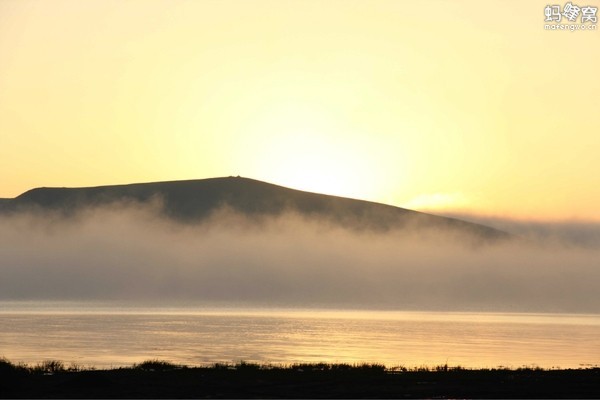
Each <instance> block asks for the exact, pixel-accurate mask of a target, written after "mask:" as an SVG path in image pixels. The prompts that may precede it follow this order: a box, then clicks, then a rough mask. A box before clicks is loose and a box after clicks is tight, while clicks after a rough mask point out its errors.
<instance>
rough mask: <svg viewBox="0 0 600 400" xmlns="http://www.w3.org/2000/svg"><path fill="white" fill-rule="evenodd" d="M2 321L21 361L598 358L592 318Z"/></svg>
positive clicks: (174, 311) (157, 315)
mask: <svg viewBox="0 0 600 400" xmlns="http://www.w3.org/2000/svg"><path fill="white" fill-rule="evenodd" d="M0 326H1V329H0V357H2V356H3V357H5V358H7V359H8V360H10V361H12V362H24V363H29V364H36V363H38V362H40V361H43V360H48V359H56V360H61V361H63V362H65V363H66V364H67V365H68V364H70V363H75V364H78V365H81V366H95V367H98V368H103V367H117V366H124V365H131V364H133V363H137V362H141V361H144V360H147V359H161V360H166V361H171V362H175V363H182V364H187V365H203V364H211V363H215V362H238V361H241V360H244V361H248V362H258V363H275V364H290V363H296V362H321V361H322V362H329V363H334V362H335V363H360V362H377V363H383V364H386V365H387V366H389V367H394V366H400V365H402V366H406V367H414V366H423V365H427V366H435V365H440V364H446V363H448V364H449V365H451V366H456V365H461V366H464V367H472V368H481V367H499V366H507V367H513V368H516V367H521V366H539V367H544V368H553V367H561V368H580V367H587V366H591V365H599V364H600V315H583V314H582V315H580V314H518V313H458V312H448V313H446V312H403V311H363V310H361V311H339V310H310V309H268V308H265V309H246V308H234V307H212V308H211V307H189V306H188V307H171V308H165V307H152V308H149V307H139V306H137V307H135V306H128V305H122V304H121V305H117V304H88V303H82V304H78V303H41V302H0Z"/></svg>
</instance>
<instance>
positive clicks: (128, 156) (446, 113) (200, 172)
mask: <svg viewBox="0 0 600 400" xmlns="http://www.w3.org/2000/svg"><path fill="white" fill-rule="evenodd" d="M586 1H587V0H586ZM547 4H549V3H547V1H546V0H544V1H541V0H534V1H506V0H502V1H500V0H497V1H486V2H481V1H431V0H426V1H401V0H391V1H386V0H361V1H353V0H339V1H335V0H328V1H322V0H321V1H316V0H294V1H290V0H274V1H263V0H235V1H234V0H214V1H212V0H210V1H209V0H189V1H178V0H172V1H171V0H35V1H31V0H0V197H14V196H16V195H18V194H20V193H21V192H23V191H25V190H28V189H30V188H33V187H37V186H93V185H103V184H115V183H132V182H147V181H160V180H178V179H193V178H208V177H216V176H228V175H241V176H245V177H251V178H255V179H260V180H265V181H268V182H272V183H277V184H281V185H284V186H288V187H293V188H297V189H303V190H309V191H317V192H322V193H328V194H335V195H341V196H349V197H355V198H361V199H367V200H373V201H379V202H384V203H389V204H394V205H397V206H404V207H409V208H415V209H421V210H430V211H437V212H440V213H443V212H444V211H469V212H473V213H478V214H486V215H495V216H512V217H517V218H536V219H570V218H579V219H594V220H600V207H598V204H600V129H599V128H600V127H599V123H598V118H599V116H600V112H599V111H600V33H599V32H598V30H588V31H575V32H569V31H547V30H544V18H545V17H544V7H545V6H546V5H547ZM556 4H560V5H561V6H562V5H563V3H556ZM575 4H578V5H580V6H585V5H592V6H594V7H598V6H599V5H600V1H598V0H589V1H587V2H586V4H583V3H581V2H580V3H577V2H575ZM564 22H565V21H563V23H564ZM588 25H589V23H588Z"/></svg>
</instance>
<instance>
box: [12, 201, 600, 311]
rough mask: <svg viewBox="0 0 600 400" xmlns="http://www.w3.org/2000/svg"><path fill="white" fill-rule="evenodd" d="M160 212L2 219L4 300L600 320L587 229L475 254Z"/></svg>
mask: <svg viewBox="0 0 600 400" xmlns="http://www.w3.org/2000/svg"><path fill="white" fill-rule="evenodd" d="M156 210H157V207H153V206H140V205H136V204H129V205H119V206H113V207H104V208H96V209H90V210H87V211H85V212H82V213H79V214H77V215H76V216H75V217H72V218H64V217H59V216H57V215H52V214H42V213H29V214H25V213H21V214H13V215H10V216H0V276H1V278H0V299H2V300H8V299H14V300H28V299H32V300H33V299H46V300H78V299H81V300H131V301H141V302H146V301H147V302H152V303H154V304H156V303H157V302H158V303H161V302H165V303H168V302H171V301H177V302H182V301H183V302H193V303H202V302H230V303H237V304H244V305H248V306H261V305H266V306H301V307H307V306H308V307H312V306H314V307H342V308H393V309H400V310H488V311H532V312H534V311H548V312H582V313H584V312H594V313H595V312H600V294H599V292H600V291H599V290H598V282H600V266H599V261H598V260H600V251H599V250H598V247H597V246H593V245H589V243H593V240H595V239H594V238H595V236H594V235H596V234H597V232H596V231H594V230H593V229H591V232H592V233H591V234H586V235H587V236H585V237H586V238H588V239H585V240H583V241H582V239H581V238H578V239H574V238H573V236H572V234H569V232H568V231H567V230H565V231H561V233H560V235H556V234H555V235H552V237H551V240H547V241H544V240H542V239H543V238H542V236H543V235H538V236H537V238H536V240H513V241H502V242H499V243H498V244H495V245H489V244H488V245H479V246H475V245H473V244H472V243H469V242H467V241H463V240H461V238H460V237H457V236H455V237H447V236H446V235H445V234H442V233H440V232H428V233H423V232H421V233H418V234H411V233H409V232H407V231H405V230H403V231H390V232H386V233H381V232H379V233H375V232H372V231H368V230H365V231H357V230H349V229H342V228H340V227H337V226H335V225H332V224H330V223H320V222H318V221H314V220H308V219H305V218H302V217H300V216H298V215H294V214H287V215H284V216H280V217H276V218H262V219H250V218H248V217H245V216H242V215H239V214H235V213H232V212H230V211H227V210H220V211H219V212H217V213H215V214H214V215H212V217H211V218H209V219H208V220H206V221H204V222H203V223H199V224H195V225H190V224H181V223H177V222H174V221H172V220H166V219H163V218H162V217H161V216H160V214H159V213H157V212H156ZM561 235H562V236H561ZM589 238H591V239H589ZM590 240H592V242H589V241H590ZM573 243H579V244H581V243H583V245H576V246H574V245H573Z"/></svg>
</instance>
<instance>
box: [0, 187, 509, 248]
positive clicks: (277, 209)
mask: <svg viewBox="0 0 600 400" xmlns="http://www.w3.org/2000/svg"><path fill="white" fill-rule="evenodd" d="M3 200H4V201H2V202H0V210H3V211H4V212H11V211H12V212H15V211H26V210H51V211H58V212H61V213H65V214H72V213H75V212H77V211H79V210H82V209H85V208H87V207H97V206H103V205H109V204H114V203H119V202H132V201H133V202H140V203H146V202H150V201H157V200H158V201H160V203H161V204H162V211H163V213H164V214H165V215H166V216H168V217H170V218H173V219H176V220H179V221H183V222H196V221H201V220H203V219H205V218H207V217H208V216H210V215H211V214H212V213H213V212H215V211H217V210H219V209H221V208H222V207H227V208H229V209H231V210H234V211H236V212H238V213H241V214H243V215H246V216H251V217H261V216H278V215H281V214H283V213H285V212H293V213H297V214H299V215H301V216H303V217H307V218H316V219H320V220H326V221H328V222H332V223H336V224H340V225H342V226H344V227H350V228H354V229H373V230H389V229H407V228H411V229H422V228H428V229H437V230H443V231H452V232H456V233H463V234H467V235H469V236H474V237H476V238H480V239H504V238H508V237H509V236H510V235H508V234H507V233H505V232H502V231H500V230H497V229H494V228H491V227H488V226H484V225H479V224H475V223H470V222H466V221H462V220H459V219H454V218H447V217H441V216H436V215H431V214H427V213H422V212H418V211H413V210H408V209H404V208H400V207H394V206H390V205H385V204H380V203H374V202H369V201H363V200H355V199H350V198H344V197H337V196H330V195H323V194H318V193H311V192H305V191H300V190H295V189H289V188H286V187H283V186H278V185H274V184H270V183H266V182H262V181H258V180H254V179H249V178H241V177H225V178H211V179H198V180H183V181H168V182H154V183H136V184H127V185H111V186H97V187H85V188H47V187H43V188H36V189H32V190H29V191H27V192H25V193H23V194H21V195H20V196H18V197H16V198H14V199H3Z"/></svg>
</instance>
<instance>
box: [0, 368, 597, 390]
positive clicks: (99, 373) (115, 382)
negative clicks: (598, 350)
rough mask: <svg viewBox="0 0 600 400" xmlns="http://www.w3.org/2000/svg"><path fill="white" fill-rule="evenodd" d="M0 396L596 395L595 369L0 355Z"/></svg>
mask: <svg viewBox="0 0 600 400" xmlns="http://www.w3.org/2000/svg"><path fill="white" fill-rule="evenodd" d="M0 397H2V398H199V397H203V398H424V397H428V398H433V397H438V398H448V397H455V398H456V397H461V398H598V397H600V367H599V366H594V367H588V368H580V369H543V368H536V367H532V368H527V367H524V368H517V369H508V368H506V369H500V368H498V369H469V368H465V367H460V366H456V367H453V366H448V365H438V366H432V367H426V366H423V367H417V368H402V367H398V368H387V367H385V366H384V365H383V364H354V365H350V364H328V363H307V364H290V365H287V366H276V365H261V364H254V363H246V362H239V363H236V364H214V365H212V366H209V367H189V366H185V365H178V364H172V363H169V362H165V361H160V360H148V361H145V362H143V363H140V364H135V365H133V366H130V367H121V368H115V369H93V368H81V367H76V366H75V367H67V366H65V365H64V364H63V363H61V362H60V361H46V362H43V363H40V364H37V365H35V366H27V365H15V364H12V363H11V362H10V361H8V360H6V359H0Z"/></svg>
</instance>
